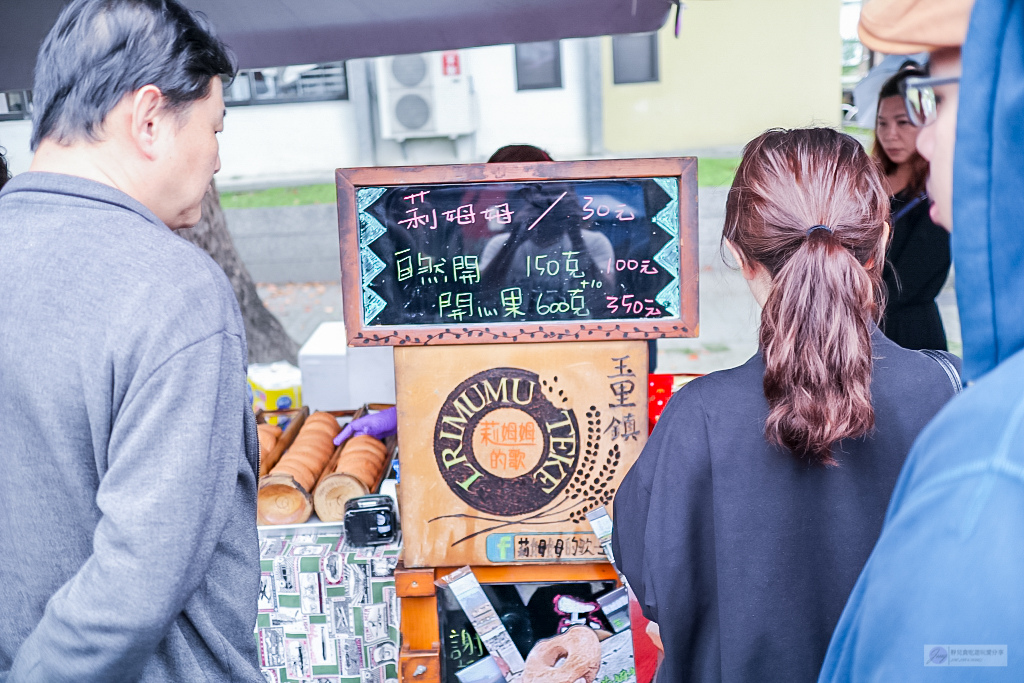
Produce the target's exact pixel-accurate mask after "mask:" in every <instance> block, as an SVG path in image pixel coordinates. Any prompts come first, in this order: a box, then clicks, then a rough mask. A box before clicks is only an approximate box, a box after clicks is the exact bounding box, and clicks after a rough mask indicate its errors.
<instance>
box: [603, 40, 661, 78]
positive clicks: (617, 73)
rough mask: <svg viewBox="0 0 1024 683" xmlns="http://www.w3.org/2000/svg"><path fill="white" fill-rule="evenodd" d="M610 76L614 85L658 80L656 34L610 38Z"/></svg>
mask: <svg viewBox="0 0 1024 683" xmlns="http://www.w3.org/2000/svg"><path fill="white" fill-rule="evenodd" d="M612 76H613V81H614V82H615V83H650V82H652V81H657V80H658V34H657V33H632V34H629V35H624V36H612Z"/></svg>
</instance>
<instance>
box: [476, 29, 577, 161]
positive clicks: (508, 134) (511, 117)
mask: <svg viewBox="0 0 1024 683" xmlns="http://www.w3.org/2000/svg"><path fill="white" fill-rule="evenodd" d="M466 52H467V53H468V54H469V57H470V68H471V69H472V73H473V88H474V90H475V92H476V106H477V111H478V113H479V117H478V119H477V120H478V123H479V127H478V129H477V133H476V157H477V159H479V160H481V161H483V160H485V159H487V157H489V156H490V155H491V153H492V152H494V150H496V149H498V148H499V147H502V146H503V145H508V144H513V143H527V144H531V145H537V146H538V147H542V148H543V149H546V150H547V151H548V152H549V153H550V154H551V156H553V157H554V158H556V159H575V158H578V157H580V156H583V155H585V154H586V152H587V116H586V114H587V112H586V69H585V64H584V59H585V49H584V42H583V41H582V40H563V41H562V57H561V59H562V87H561V88H550V89H544V90H522V91H517V90H516V67H515V47H514V46H512V45H497V46H494V47H481V48H474V49H472V50H466Z"/></svg>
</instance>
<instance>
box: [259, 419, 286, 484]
mask: <svg viewBox="0 0 1024 683" xmlns="http://www.w3.org/2000/svg"><path fill="white" fill-rule="evenodd" d="M256 435H257V437H258V438H259V442H260V476H261V477H262V476H263V475H265V474H266V473H267V472H269V471H270V468H271V467H273V466H274V461H272V460H271V459H270V454H271V453H272V452H273V450H274V446H276V445H277V440H278V439H280V438H281V428H280V427H278V426H277V425H271V424H258V425H256Z"/></svg>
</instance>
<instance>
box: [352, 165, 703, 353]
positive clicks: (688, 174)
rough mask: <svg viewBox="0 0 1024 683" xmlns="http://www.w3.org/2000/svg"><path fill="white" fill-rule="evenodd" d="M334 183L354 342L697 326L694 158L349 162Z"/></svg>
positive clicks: (620, 335)
mask: <svg viewBox="0 0 1024 683" xmlns="http://www.w3.org/2000/svg"><path fill="white" fill-rule="evenodd" d="M336 181H337V188H338V226H339V239H340V243H341V281H342V291H343V296H344V318H345V327H346V330H347V334H348V343H349V344H350V345H352V346H401V345H413V346H415V345H425V344H485V343H508V342H520V341H523V342H531V341H532V342H543V341H602V340H612V339H654V338H658V337H695V336H697V334H698V261H697V248H698V242H697V160H696V158H694V157H679V158H662V159H608V160H596V161H571V162H539V163H516V164H512V163H509V164H466V165H453V166H407V167H384V168H349V169H338V170H337V172H336ZM659 188H660V189H659ZM560 190H561V192H560V193H559V191H560ZM432 191H433V192H434V196H433V197H431V198H427V195H429V194H430V193H431V192H432ZM585 192H590V194H589V195H587V194H584V193H585ZM488 193H490V194H488ZM495 193H496V194H495ZM570 193H571V194H570ZM467 197H468V198H469V200H474V198H475V200H474V201H475V203H474V201H468V202H467V203H465V204H460V202H466V201H467ZM481 197H483V201H482V202H481V200H480V198H481ZM566 197H568V199H567V200H566V199H565V198H566ZM502 198H504V199H505V200H506V201H504V202H501V199H502ZM432 202H433V204H432ZM545 207H546V208H545ZM399 219H401V220H399ZM545 219H546V220H545ZM628 221H633V222H632V223H628ZM403 224H404V225H403ZM473 230H475V231H476V232H475V233H473V232H471V231H473ZM613 240H614V241H613ZM471 243H474V244H476V246H477V247H479V248H480V252H481V253H476V251H477V250H475V249H472V248H470V247H469V246H468V245H469V244H471ZM619 245H625V246H619ZM428 252H429V253H428ZM513 278H516V279H513ZM530 278H533V279H530ZM511 285H519V286H516V287H513V286H511ZM524 287H525V293H524ZM573 287H574V288H575V289H571V288H573ZM630 287H632V288H633V289H632V290H631V289H630ZM488 296H489V297H490V298H489V299H488ZM545 296H547V297H548V298H547V299H546V300H545V299H544V297H545ZM474 297H475V298H474ZM594 311H596V313H595V312H594ZM545 316H546V317H545Z"/></svg>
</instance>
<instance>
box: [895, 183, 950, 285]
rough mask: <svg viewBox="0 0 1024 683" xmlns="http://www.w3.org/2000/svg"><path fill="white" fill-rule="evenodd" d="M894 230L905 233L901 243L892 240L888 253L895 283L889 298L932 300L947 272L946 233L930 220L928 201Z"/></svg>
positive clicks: (901, 221) (907, 216) (948, 263)
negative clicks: (895, 278) (904, 239)
mask: <svg viewBox="0 0 1024 683" xmlns="http://www.w3.org/2000/svg"><path fill="white" fill-rule="evenodd" d="M897 229H898V230H900V231H901V232H902V231H906V233H907V235H906V241H905V242H903V243H902V244H896V243H895V241H894V243H893V246H892V250H891V251H890V254H889V259H890V263H891V265H892V268H893V270H895V272H896V277H897V283H898V284H897V286H896V287H895V288H893V287H890V290H891V291H890V292H889V300H890V301H891V302H893V303H894V304H903V305H908V304H921V303H929V302H931V301H934V300H935V297H936V296H938V295H939V292H940V291H941V290H942V285H943V284H944V283H945V282H946V276H947V275H948V274H949V265H950V259H951V257H950V249H949V233H948V232H946V231H945V230H944V229H943V228H941V227H939V226H938V225H935V223H933V222H932V220H931V218H930V217H929V216H928V204H927V202H925V203H922V204H921V205H920V206H919V207H916V208H915V209H913V210H912V211H911V212H910V213H909V214H907V215H906V216H905V217H903V218H901V219H900V225H899V226H898V228H897Z"/></svg>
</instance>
